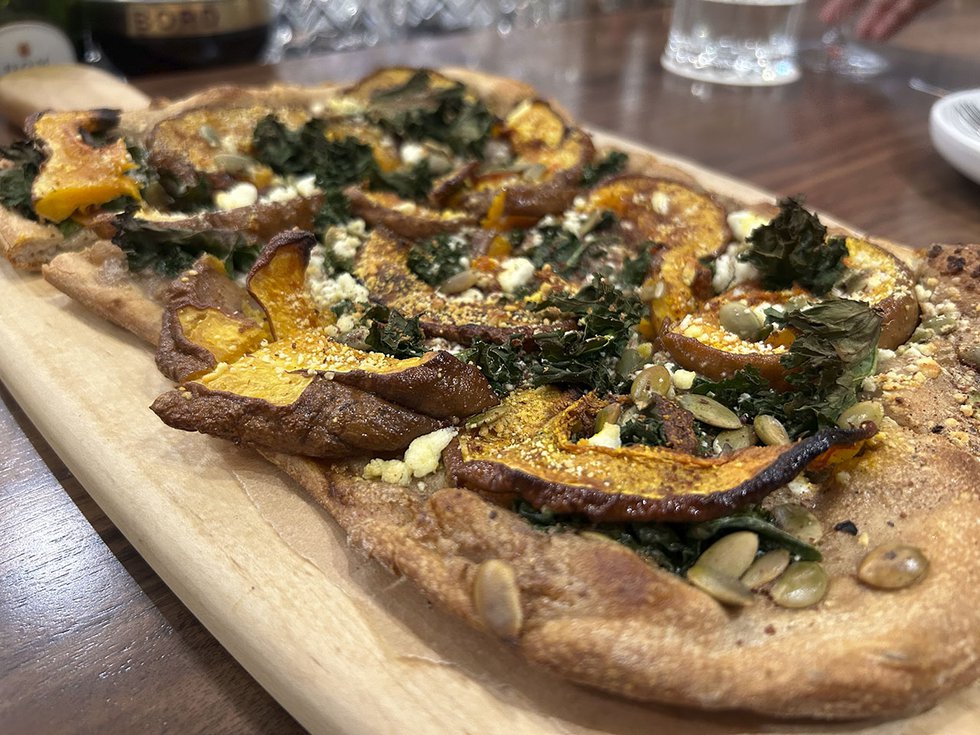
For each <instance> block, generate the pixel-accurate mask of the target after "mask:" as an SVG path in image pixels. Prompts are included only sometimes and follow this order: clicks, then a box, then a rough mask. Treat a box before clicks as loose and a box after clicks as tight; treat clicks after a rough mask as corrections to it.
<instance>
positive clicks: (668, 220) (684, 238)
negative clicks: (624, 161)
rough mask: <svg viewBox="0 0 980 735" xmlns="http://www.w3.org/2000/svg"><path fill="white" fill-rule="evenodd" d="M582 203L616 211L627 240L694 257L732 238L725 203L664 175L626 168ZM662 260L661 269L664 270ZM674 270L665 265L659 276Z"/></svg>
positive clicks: (593, 208) (587, 208)
mask: <svg viewBox="0 0 980 735" xmlns="http://www.w3.org/2000/svg"><path fill="white" fill-rule="evenodd" d="M583 209H584V210H585V211H587V212H594V211H599V212H601V211H608V212H612V213H613V214H615V215H616V217H617V219H618V220H619V223H620V229H621V231H622V234H623V236H624V237H626V238H627V239H628V240H630V241H639V242H642V241H651V242H656V243H661V244H663V245H665V246H666V247H667V248H668V249H675V248H677V249H682V250H683V251H684V252H686V253H688V257H693V258H694V259H695V260H697V259H698V258H701V257H704V255H709V254H713V253H715V252H717V251H718V250H719V249H720V248H723V247H724V246H725V245H727V244H728V243H729V242H730V240H731V231H730V230H729V229H728V223H727V220H726V214H725V208H724V207H723V206H722V205H721V203H720V202H719V201H718V200H717V199H715V198H714V197H713V196H711V195H710V194H706V193H704V192H702V191H699V190H698V189H697V188H696V187H694V186H691V185H688V184H684V183H681V182H678V181H673V180H671V179H664V178H653V177H650V176H643V175H639V174H627V175H623V176H617V177H615V178H613V179H610V180H609V181H607V182H606V183H604V184H601V185H599V186H597V187H595V188H594V189H593V190H592V191H591V192H590V193H589V195H588V198H587V199H586V201H585V205H584V207H583ZM664 268H665V266H664V265H661V267H660V270H661V271H663V270H664ZM671 274H673V271H672V270H671V269H670V267H669V266H668V267H667V272H666V273H664V276H663V277H668V275H671Z"/></svg>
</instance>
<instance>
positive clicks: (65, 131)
mask: <svg viewBox="0 0 980 735" xmlns="http://www.w3.org/2000/svg"><path fill="white" fill-rule="evenodd" d="M117 122H118V113H114V112H111V111H107V110H93V111H90V112H49V113H45V114H43V115H40V116H39V117H37V118H36V119H35V120H34V121H33V122H32V123H31V124H30V126H29V132H30V134H31V135H32V136H33V138H34V139H35V140H36V141H38V142H39V143H40V144H41V146H42V147H43V148H44V151H45V153H46V154H47V157H46V158H45V161H44V163H43V164H41V169H40V171H39V172H38V175H37V178H35V179H34V183H33V185H32V187H31V195H32V198H33V201H34V211H35V212H37V213H38V215H40V216H41V217H43V218H45V219H47V220H51V221H52V222H62V221H64V220H66V219H68V217H70V216H71V215H72V214H73V213H74V212H75V211H77V210H80V209H86V208H89V207H97V206H99V205H101V204H105V203H106V202H109V201H111V200H113V199H117V198H118V197H121V196H128V197H132V198H133V199H136V200H139V199H140V190H139V186H138V185H137V184H136V181H135V180H134V179H132V178H131V177H129V176H128V175H127V172H129V171H131V170H133V169H134V168H136V163H135V162H134V161H133V159H132V157H131V156H130V155H129V151H127V150H126V142H125V141H124V140H122V139H121V138H117V139H116V140H114V141H111V142H108V143H106V144H104V145H100V144H97V143H96V142H95V140H94V139H93V138H92V136H94V135H101V134H104V133H107V132H109V131H111V130H112V129H113V128H114V127H115V125H116V124H117Z"/></svg>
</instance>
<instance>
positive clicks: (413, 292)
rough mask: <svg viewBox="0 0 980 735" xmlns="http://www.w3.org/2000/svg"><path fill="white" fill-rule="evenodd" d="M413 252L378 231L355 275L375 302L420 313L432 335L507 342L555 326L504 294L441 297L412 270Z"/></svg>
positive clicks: (463, 340)
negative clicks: (474, 296) (478, 296)
mask: <svg viewBox="0 0 980 735" xmlns="http://www.w3.org/2000/svg"><path fill="white" fill-rule="evenodd" d="M408 251H409V246H408V245H407V244H405V243H402V242H400V241H398V240H397V239H396V238H394V237H392V236H391V235H390V233H385V232H384V231H383V230H375V231H374V232H372V233H371V236H370V237H369V238H368V239H367V241H366V242H365V243H364V244H363V245H362V246H361V247H360V248H359V250H358V254H357V262H356V263H355V266H354V275H356V276H357V277H358V278H359V279H360V280H361V281H362V282H363V283H364V285H365V286H367V288H368V290H369V291H370V292H371V297H372V298H373V299H375V300H376V301H378V302H380V303H382V304H384V305H386V306H388V307H390V308H394V309H398V310H399V311H401V312H403V313H405V314H410V315H413V316H415V315H418V316H419V317H420V322H419V324H420V326H421V327H422V330H423V331H424V332H425V333H426V334H427V335H429V336H432V337H443V338H446V339H451V340H453V341H456V342H460V343H462V344H470V343H471V342H473V341H474V340H475V339H484V340H489V341H492V342H505V341H507V340H508V339H509V338H510V337H511V336H513V335H521V336H525V337H527V336H529V335H531V334H533V333H535V332H540V331H548V330H551V329H555V328H556V325H555V324H554V323H552V322H550V321H549V320H548V318H547V316H546V315H544V314H542V313H538V312H532V311H529V310H528V309H527V308H525V307H524V306H523V305H522V304H521V303H519V302H515V301H513V300H510V299H506V298H504V297H503V295H502V294H501V293H499V292H498V293H489V294H487V295H486V296H485V297H483V298H478V299H470V298H468V297H467V296H462V295H453V296H450V295H446V294H443V293H440V292H439V291H437V290H436V289H435V288H433V287H432V286H430V285H428V284H427V283H425V282H423V281H422V280H420V279H419V278H418V277H417V276H416V275H415V274H414V273H412V272H411V271H410V270H409V269H408Z"/></svg>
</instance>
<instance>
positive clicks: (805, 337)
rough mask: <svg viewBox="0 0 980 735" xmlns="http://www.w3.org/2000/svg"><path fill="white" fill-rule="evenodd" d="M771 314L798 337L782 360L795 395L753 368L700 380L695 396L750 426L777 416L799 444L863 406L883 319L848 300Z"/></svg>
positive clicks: (770, 314) (772, 311)
mask: <svg viewBox="0 0 980 735" xmlns="http://www.w3.org/2000/svg"><path fill="white" fill-rule="evenodd" d="M767 314H768V315H769V319H770V321H771V322H772V323H774V324H775V325H777V326H778V327H780V328H785V327H790V328H792V329H793V331H794V332H795V333H796V337H795V339H794V340H793V344H792V345H791V346H790V349H789V351H788V352H787V353H786V354H784V355H783V356H782V357H781V358H780V363H781V364H782V365H783V367H785V368H786V370H787V371H788V372H787V376H786V381H787V383H789V385H790V390H788V391H776V390H774V389H773V388H772V386H771V385H769V383H768V382H767V381H766V380H765V379H764V378H763V377H762V375H761V374H760V373H759V371H758V370H756V369H755V368H754V367H751V366H750V367H746V368H743V369H742V370H739V371H738V372H737V373H735V374H734V375H733V376H732V377H730V378H727V379H725V380H719V381H710V380H704V379H702V378H698V379H697V380H695V383H694V386H693V387H692V388H691V392H692V393H700V394H702V395H710V396H711V397H713V398H714V399H715V400H717V401H718V402H720V403H723V404H724V405H726V406H728V407H730V408H731V409H732V410H733V411H735V412H736V413H738V414H739V415H740V416H741V417H742V418H743V419H746V420H751V419H753V418H755V417H756V416H758V415H759V414H769V415H771V416H774V417H775V418H777V419H779V420H780V421H781V422H782V423H783V425H784V426H785V427H786V431H787V432H788V433H789V435H790V437H792V438H794V439H796V438H799V437H802V436H809V435H811V434H814V433H816V432H817V431H819V430H820V429H822V428H825V427H827V426H833V425H834V424H836V422H837V418H838V417H839V416H840V414H841V413H842V412H843V411H844V409H846V408H848V407H849V406H851V405H853V404H854V403H855V402H856V401H857V393H858V390H859V389H860V387H861V382H862V381H863V380H864V378H866V377H867V376H868V375H870V374H871V373H872V372H873V371H874V367H875V360H876V357H877V351H878V337H879V336H880V334H881V317H880V315H878V314H877V313H876V312H875V311H874V310H873V309H871V308H870V307H869V306H868V305H867V304H865V303H863V302H860V301H849V300H847V299H831V300H828V301H824V302H822V303H819V304H814V305H812V306H808V307H805V308H803V309H799V310H796V311H790V312H786V313H782V312H778V311H776V310H773V309H770V310H769V311H768V312H767Z"/></svg>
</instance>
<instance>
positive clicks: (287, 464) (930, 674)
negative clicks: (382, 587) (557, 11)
mask: <svg viewBox="0 0 980 735" xmlns="http://www.w3.org/2000/svg"><path fill="white" fill-rule="evenodd" d="M444 73H446V74H447V75H448V76H451V77H453V78H455V79H458V80H460V81H463V82H464V83H466V84H469V85H472V86H474V87H475V88H476V89H478V90H479V91H480V92H481V94H484V95H485V96H486V99H487V100H488V102H489V104H490V106H491V109H493V110H494V111H504V112H505V111H506V110H508V109H510V108H511V107H512V106H513V105H514V104H515V103H517V102H519V101H521V100H524V99H528V98H532V97H534V94H535V93H534V90H533V89H532V88H530V87H528V86H527V85H523V84H521V83H518V82H514V81H512V80H506V79H502V78H500V77H490V76H488V75H484V74H481V73H478V72H471V71H467V70H459V69H450V70H444ZM339 89H340V87H339V85H335V86H324V87H320V88H314V89H301V88H292V87H273V88H271V89H270V88H265V89H239V88H230V87H228V88H222V89H217V90H208V91H207V92H204V93H201V94H199V95H195V96H193V97H190V98H188V99H186V100H182V101H179V102H177V103H171V104H168V105H165V106H158V107H155V108H153V109H149V110H144V111H138V112H132V113H124V114H123V116H122V126H121V127H122V130H123V131H124V132H125V133H126V134H128V135H130V136H131V137H134V138H136V139H141V137H142V136H145V135H146V134H148V132H149V131H150V130H152V128H153V127H154V126H155V125H156V124H157V123H158V122H159V121H160V120H163V119H166V118H167V117H169V116H176V115H179V114H181V113H182V112H184V111H187V110H190V109H195V108H197V107H201V106H207V105H215V104H222V105H227V104H232V105H238V104H242V105H244V104H250V103H257V102H260V103H262V104H270V101H271V102H272V103H274V104H281V105H289V104H297V103H299V102H300V101H304V103H311V104H312V103H314V102H316V101H323V100H327V99H329V98H330V97H331V96H332V95H335V94H336V92H337V90H339ZM630 172H634V173H644V174H647V175H654V176H658V177H662V178H666V179H670V180H673V181H680V182H683V183H688V184H690V183H693V181H694V179H693V177H692V176H691V175H690V174H689V173H687V172H686V171H684V170H683V169H681V168H678V167H675V166H673V165H668V164H664V163H662V162H661V161H660V160H658V159H657V158H656V157H654V156H652V155H648V154H639V155H636V154H633V157H632V160H631V164H630ZM729 201H730V200H729ZM9 215H10V213H6V212H4V213H0V241H2V242H3V244H4V248H5V252H8V251H9V250H10V248H9V247H8V246H7V241H8V239H9V238H8V236H7V234H6V233H7V220H8V219H9ZM21 219H22V218H21ZM24 222H28V221H27V220H24ZM28 224H31V225H33V224H35V223H29V222H28ZM11 227H13V229H11V230H10V231H11V232H13V233H14V234H13V235H11V237H12V238H13V241H18V240H17V238H18V237H20V238H21V239H20V240H19V241H18V242H23V241H24V238H25V237H27V235H23V234H20V235H18V234H17V233H18V232H21V233H23V232H27V231H28V230H30V228H29V227H26V226H25V225H24V224H23V223H18V222H14V223H13V225H11ZM17 227H19V228H20V230H17ZM38 227H39V228H42V229H44V230H45V232H44V233H42V232H40V230H39V231H38V232H37V233H36V234H37V237H41V235H42V234H44V235H47V236H51V235H52V233H51V232H49V231H48V230H54V232H55V233H57V228H53V227H50V228H48V227H46V226H42V225H39V226H38ZM58 234H59V236H60V233H58ZM57 246H58V245H57V243H55V244H49V245H44V246H36V247H35V250H36V252H37V253H38V255H36V256H34V260H35V261H39V260H40V259H41V258H42V257H43V254H44V253H50V252H51V248H56V247H57ZM21 247H23V248H25V251H24V252H25V254H26V253H29V252H31V249H30V246H27V245H22V246H21ZM44 248H49V249H48V250H45V249H44ZM978 252H980V251H978ZM26 260H30V258H28V257H27V256H26V255H25V261H26ZM44 275H45V278H46V279H48V280H49V281H50V282H51V283H53V284H54V285H56V286H57V287H58V288H60V289H61V290H63V291H65V292H66V293H68V294H69V295H71V296H72V297H73V298H75V299H76V300H78V301H79V302H81V303H83V304H85V305H86V306H88V307H89V308H92V309H93V310H95V311H96V313H98V314H99V315H100V316H103V317H104V318H106V319H108V320H110V321H112V322H114V323H116V324H119V325H121V326H123V327H124V328H126V329H128V330H130V331H132V332H133V333H134V334H137V335H138V336H140V337H141V338H143V339H144V340H146V341H147V342H150V343H153V344H155V343H156V342H157V340H158V338H159V325H160V312H161V309H160V307H159V306H158V305H157V301H156V299H157V298H158V295H159V294H158V291H157V288H156V286H158V285H159V284H154V283H149V282H148V283H145V284H137V283H136V282H134V281H133V280H132V279H131V278H130V276H129V274H128V271H127V269H126V264H125V256H124V254H123V253H122V251H120V250H119V249H118V248H117V247H115V246H114V245H112V244H110V243H108V242H105V241H101V242H97V243H95V244H94V245H92V246H91V247H90V248H88V249H87V250H85V251H82V252H77V253H65V254H62V255H60V256H58V257H57V258H55V259H54V260H53V261H52V262H51V263H50V264H49V265H48V266H47V267H45V269H44ZM973 306H974V307H975V306H976V304H975V303H974V304H973ZM972 324H973V326H972V327H971V328H972V329H973V330H974V332H973V333H974V335H975V333H976V332H975V330H976V326H975V325H976V322H975V321H974V322H972ZM944 344H946V343H944ZM935 359H936V361H937V364H938V365H939V366H940V369H941V371H943V372H942V376H941V378H942V379H941V380H937V381H935V382H932V383H930V384H929V390H921V389H920V390H917V391H911V392H910V394H909V396H908V401H909V402H907V403H904V404H902V403H899V404H897V406H896V405H892V406H890V407H889V415H890V416H892V417H893V418H894V421H889V422H887V425H886V427H885V429H884V431H883V432H882V433H881V434H880V435H879V436H878V437H877V438H876V439H875V440H874V441H873V442H871V443H870V444H869V448H868V449H867V451H866V456H864V457H863V458H861V460H860V461H858V462H852V463H849V464H845V465H842V466H839V467H838V468H836V474H835V475H834V477H833V479H832V480H831V481H830V483H829V487H828V489H827V490H826V492H825V493H824V494H823V495H821V496H819V497H816V498H813V499H811V500H810V501H809V502H810V504H811V505H812V510H813V512H814V513H815V514H816V515H817V516H818V517H819V518H820V519H821V521H822V522H823V524H824V527H825V529H827V537H826V538H825V539H824V541H823V543H822V544H821V549H822V550H823V551H824V553H825V562H824V566H825V568H826V569H827V571H828V573H829V574H830V576H831V577H832V579H833V582H832V585H831V588H830V592H829V594H828V595H827V597H826V598H825V599H824V601H823V602H821V603H820V604H819V605H817V606H816V607H814V608H811V609H807V610H786V609H784V608H780V607H778V606H776V605H775V604H773V603H772V602H771V601H770V600H769V599H768V598H766V597H765V596H762V595H760V596H758V600H757V602H756V604H754V605H753V606H751V607H749V608H746V609H743V610H740V611H735V612H733V611H731V610H729V609H727V608H725V607H723V606H722V605H720V604H719V603H718V602H716V601H715V600H714V599H712V598H710V597H709V596H707V595H706V594H704V593H702V592H700V591H699V590H698V589H696V588H694V587H693V586H691V585H689V584H687V583H686V582H685V581H684V580H683V579H682V578H680V577H677V576H674V575H672V574H670V573H668V572H666V571H664V570H662V569H660V568H658V567H656V566H654V565H652V564H650V563H648V562H646V561H644V560H643V559H642V558H641V557H639V556H638V555H636V554H635V553H634V552H632V551H630V550H629V549H627V548H626V547H624V546H621V545H619V544H617V543H615V542H613V541H610V540H608V539H605V538H600V537H597V536H595V535H588V534H573V533H547V532H544V531H541V530H539V529H536V528H534V527H532V526H531V525H529V524H528V523H526V522H525V521H524V520H523V519H521V518H520V517H519V516H517V515H516V514H514V513H512V512H511V511H509V510H507V509H504V508H501V507H499V506H496V505H494V504H492V503H490V502H489V501H487V500H486V499H484V498H482V497H480V496H479V495H477V494H476V493H473V492H470V491H467V490H462V489H457V488H447V487H443V486H442V485H440V484H439V482H438V481H436V482H429V484H428V487H427V489H426V490H425V491H420V490H419V489H418V488H417V487H416V486H414V485H413V486H412V487H411V488H406V487H402V486H398V485H390V484H385V483H383V482H376V481H369V480H365V479H363V478H362V477H361V467H360V466H359V465H358V464H356V463H335V464H329V463H325V462H318V461H315V460H311V459H307V458H303V457H298V456H289V455H284V454H268V455H267V457H268V458H269V459H270V461H272V462H273V463H274V464H276V465H277V466H278V467H280V468H281V469H282V470H283V471H284V472H285V473H286V474H288V475H289V476H290V477H292V478H293V479H294V480H295V481H296V482H297V483H298V484H299V485H300V486H301V487H302V488H303V489H304V490H305V491H306V492H307V493H309V494H310V495H311V496H312V497H313V498H314V499H315V500H316V501H317V502H318V503H319V504H320V505H321V506H323V507H324V508H325V509H326V510H327V511H328V512H329V513H330V514H331V515H332V516H333V517H334V518H335V519H336V520H337V522H338V523H339V525H340V526H341V527H342V528H343V529H344V530H345V531H346V533H347V534H348V538H349V540H350V543H351V544H352V546H353V547H355V548H356V549H358V550H361V551H363V552H365V553H367V554H368V555H370V556H372V557H373V558H375V559H376V560H377V561H379V562H380V563H382V564H384V565H385V566H387V567H389V568H391V569H392V570H394V571H395V572H397V573H398V574H400V575H403V576H404V577H406V578H409V579H411V580H412V581H414V582H415V583H416V584H417V585H418V587H419V588H420V589H421V590H422V592H423V593H424V594H425V595H426V596H427V597H428V598H429V599H431V600H432V601H433V602H435V603H437V604H438V605H439V606H440V607H442V608H443V609H446V610H448V611H449V612H451V613H453V614H455V615H457V616H459V617H460V618H462V619H463V620H465V621H466V622H468V623H469V624H471V625H473V626H475V627H477V628H479V629H482V630H484V631H487V632H488V633H489V634H491V635H494V636H497V637H499V638H502V639H503V641H504V642H505V643H506V644H508V645H512V646H514V647H516V648H517V649H519V650H520V651H521V653H522V654H523V655H524V656H525V657H526V658H527V659H528V660H530V661H531V662H533V663H535V664H537V665H539V666H541V667H543V668H545V669H547V670H550V671H553V672H555V673H556V674H558V675H560V676H562V677H566V678H570V679H572V680H574V681H577V682H580V683H582V684H585V685H589V686H594V687H597V688H600V689H603V690H605V691H609V692H612V693H614V694H619V695H623V696H628V697H631V698H635V699H639V700H644V701H653V702H664V703H668V704H671V705H689V706H694V707H699V708H703V709H709V710H730V709H741V710H750V711H753V712H758V713H762V714H765V715H771V716H778V717H811V718H855V717H881V716H899V715H905V714H909V713H912V712H916V711H920V710H922V709H925V708H927V707H929V706H931V705H932V704H934V703H935V702H937V701H938V700H939V699H940V698H941V697H943V696H945V695H946V694H948V693H949V692H951V691H953V690H955V689H956V688H959V687H961V686H964V685H966V684H967V683H969V682H970V681H972V680H974V679H975V678H976V677H977V676H978V674H980V617H978V612H977V611H978V610H980V564H977V559H976V550H977V549H980V496H978V489H977V486H976V478H977V477H978V476H980V462H978V460H977V458H976V456H977V451H978V448H977V444H976V443H969V442H968V443H967V444H966V445H958V444H957V443H956V442H954V441H952V440H951V438H949V437H948V436H945V435H940V434H937V433H935V432H932V431H927V430H925V429H924V428H923V427H924V426H925V424H926V423H928V422H929V421H931V420H932V418H931V417H932V416H933V415H937V413H938V412H947V413H948V412H949V411H952V410H955V409H956V406H954V405H953V403H952V401H953V400H954V399H953V398H952V394H953V392H952V391H951V390H950V388H951V387H954V386H956V385H958V383H957V380H960V381H961V382H962V381H963V380H973V381H974V385H975V384H976V380H977V376H976V371H974V372H973V373H972V374H971V373H969V372H968V370H967V369H965V368H964V367H963V366H962V364H958V363H955V351H953V350H952V349H946V348H942V349H941V350H940V352H939V354H938V355H937V356H936V358H935ZM964 370H967V371H966V372H964ZM957 371H959V372H957ZM943 380H945V381H946V382H943ZM903 405H904V408H902V406H903ZM929 412H932V413H929ZM927 417H930V418H927ZM896 422H897V423H896ZM899 424H902V425H899ZM971 426H972V427H973V429H972V431H973V432H974V434H973V436H974V437H975V436H976V423H975V422H974V423H973V424H971ZM967 450H969V451H967ZM844 520H848V521H851V522H852V523H853V524H855V525H856V526H857V527H858V529H859V535H858V536H856V537H855V536H850V535H848V534H845V533H840V532H835V531H831V530H829V529H831V528H832V527H833V526H834V525H836V524H837V523H840V522H841V521H844ZM891 540H901V541H902V542H904V543H910V544H914V545H917V546H919V547H921V548H922V549H923V550H924V552H925V554H926V556H927V557H928V559H929V560H930V564H931V571H930V573H929V574H928V576H927V577H926V578H925V579H924V580H922V581H921V582H919V583H918V584H916V585H914V586H912V587H910V588H907V589H904V590H900V591H896V592H880V591H874V590H871V589H870V588H867V587H865V586H864V585H862V584H861V583H859V582H858V581H857V580H856V578H855V569H856V566H857V563H858V561H859V560H860V559H861V558H862V557H863V556H864V554H865V553H866V552H867V550H868V549H869V548H870V547H873V546H876V545H878V544H881V543H885V542H888V541H891ZM488 570H489V571H488ZM487 580H491V581H487Z"/></svg>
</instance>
